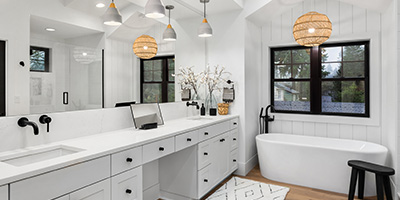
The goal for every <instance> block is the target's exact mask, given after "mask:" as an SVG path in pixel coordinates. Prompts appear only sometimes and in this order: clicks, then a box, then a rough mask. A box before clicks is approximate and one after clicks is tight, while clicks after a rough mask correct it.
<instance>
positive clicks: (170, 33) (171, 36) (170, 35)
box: [163, 5, 176, 41]
mask: <svg viewBox="0 0 400 200" xmlns="http://www.w3.org/2000/svg"><path fill="white" fill-rule="evenodd" d="M165 8H166V9H167V10H168V26H167V29H165V31H164V33H163V39H164V40H165V41H175V40H176V32H175V30H174V29H173V28H172V26H171V10H172V9H174V6H173V5H167V6H165Z"/></svg>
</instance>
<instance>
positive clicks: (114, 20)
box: [103, 0, 122, 26]
mask: <svg viewBox="0 0 400 200" xmlns="http://www.w3.org/2000/svg"><path fill="white" fill-rule="evenodd" d="M103 20H104V24H105V25H108V26H119V25H121V24H122V16H121V13H120V12H119V10H118V8H117V7H116V6H115V3H114V0H112V2H111V4H110V7H109V8H107V10H106V13H105V14H104V16H103Z"/></svg>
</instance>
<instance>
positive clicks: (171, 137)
mask: <svg viewBox="0 0 400 200" xmlns="http://www.w3.org/2000/svg"><path fill="white" fill-rule="evenodd" d="M237 147H238V116H218V117H213V118H193V119H187V118H183V119H175V120H171V121H167V122H166V123H165V125H164V126H161V127H159V128H157V129H153V130H135V129H133V128H129V129H124V130H118V131H112V132H106V133H101V134H96V135H91V136H86V137H81V138H75V139H70V140H65V141H59V142H55V143H51V144H47V145H42V146H37V147H31V148H29V150H26V149H24V150H16V151H11V152H6V153H2V154H1V155H0V160H1V161H2V162H0V200H27V199H31V200H44V199H57V200H81V199H85V200H110V199H112V200H124V199H137V200H140V199H146V198H144V196H143V189H144V188H143V178H145V177H143V166H144V165H146V164H147V163H150V162H153V161H156V160H158V162H159V167H158V169H156V170H158V171H157V172H155V173H159V186H160V187H159V188H160V191H159V192H160V194H161V197H165V198H169V199H175V200H178V199H200V198H201V197H202V196H204V195H205V194H207V192H209V191H210V190H211V189H212V188H213V187H215V186H216V185H217V184H218V183H219V182H220V181H222V180H223V179H225V178H226V177H228V176H229V175H230V174H231V173H233V172H234V171H235V170H236V169H237ZM43 149H44V150H43ZM25 151H28V152H25ZM31 152H35V154H34V155H32V153H31ZM7 154H9V155H7ZM15 155H18V156H15ZM26 159H28V160H31V161H32V160H34V161H33V162H26Z"/></svg>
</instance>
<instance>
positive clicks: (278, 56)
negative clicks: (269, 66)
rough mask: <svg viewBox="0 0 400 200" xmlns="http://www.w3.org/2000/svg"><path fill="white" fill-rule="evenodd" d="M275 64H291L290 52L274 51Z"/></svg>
mask: <svg viewBox="0 0 400 200" xmlns="http://www.w3.org/2000/svg"><path fill="white" fill-rule="evenodd" d="M274 54H275V60H274V61H275V64H287V63H291V60H292V58H291V55H290V50H287V51H275V52H274Z"/></svg>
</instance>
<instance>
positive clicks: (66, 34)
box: [30, 15, 101, 40]
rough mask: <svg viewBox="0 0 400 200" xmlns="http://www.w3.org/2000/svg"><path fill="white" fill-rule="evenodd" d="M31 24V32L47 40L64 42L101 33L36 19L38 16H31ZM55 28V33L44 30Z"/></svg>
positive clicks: (41, 18) (44, 19) (49, 20)
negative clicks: (47, 38) (52, 39)
mask: <svg viewBox="0 0 400 200" xmlns="http://www.w3.org/2000/svg"><path fill="white" fill-rule="evenodd" d="M30 20H31V21H30V23H31V27H30V29H31V32H32V33H36V34H40V35H43V36H46V37H49V38H54V39H58V40H66V39H71V38H77V37H83V36H88V35H94V34H99V33H101V32H99V31H96V30H92V29H88V28H84V27H80V26H76V25H72V24H67V23H63V22H59V21H54V20H51V19H47V18H43V17H38V16H33V15H32V16H31V19H30ZM48 27H49V28H55V29H56V31H55V32H49V31H46V30H45V29H46V28H48Z"/></svg>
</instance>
